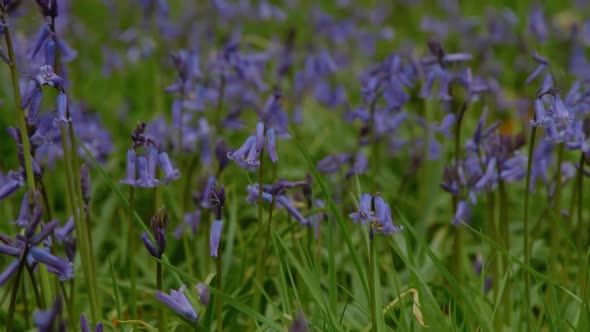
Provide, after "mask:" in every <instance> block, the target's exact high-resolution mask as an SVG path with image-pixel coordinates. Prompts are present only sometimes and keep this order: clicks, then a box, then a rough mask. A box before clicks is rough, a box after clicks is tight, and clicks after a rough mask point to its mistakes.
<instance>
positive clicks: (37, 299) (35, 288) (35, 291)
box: [26, 264, 45, 308]
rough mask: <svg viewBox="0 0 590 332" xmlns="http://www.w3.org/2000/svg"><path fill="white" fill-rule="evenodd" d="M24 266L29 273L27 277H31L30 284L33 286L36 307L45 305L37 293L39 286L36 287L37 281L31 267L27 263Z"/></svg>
mask: <svg viewBox="0 0 590 332" xmlns="http://www.w3.org/2000/svg"><path fill="white" fill-rule="evenodd" d="M26 268H27V272H28V274H29V278H30V279H31V285H32V287H33V293H34V294H35V300H36V301H37V307H38V308H45V305H44V304H43V298H42V297H41V295H40V294H39V288H38V287H37V281H36V280H35V275H34V274H33V270H32V269H31V267H30V266H29V265H28V264H26Z"/></svg>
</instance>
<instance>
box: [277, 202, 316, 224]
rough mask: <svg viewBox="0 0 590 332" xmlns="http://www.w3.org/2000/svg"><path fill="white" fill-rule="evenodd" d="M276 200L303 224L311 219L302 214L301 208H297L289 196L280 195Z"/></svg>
mask: <svg viewBox="0 0 590 332" xmlns="http://www.w3.org/2000/svg"><path fill="white" fill-rule="evenodd" d="M275 200H276V201H277V203H278V204H280V205H282V206H283V207H284V208H285V209H286V210H287V212H289V214H290V215H291V216H292V217H293V218H295V220H297V221H299V222H300V223H301V224H302V225H307V224H308V223H309V220H307V219H305V217H303V215H301V213H300V212H299V210H297V209H296V208H295V207H294V206H293V203H291V201H290V200H289V199H288V198H287V196H284V195H278V196H276V197H275Z"/></svg>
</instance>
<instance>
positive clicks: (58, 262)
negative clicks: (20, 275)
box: [30, 247, 74, 281]
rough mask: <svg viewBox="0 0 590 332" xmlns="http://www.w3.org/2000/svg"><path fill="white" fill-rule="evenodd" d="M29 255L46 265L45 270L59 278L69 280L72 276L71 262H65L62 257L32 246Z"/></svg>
mask: <svg viewBox="0 0 590 332" xmlns="http://www.w3.org/2000/svg"><path fill="white" fill-rule="evenodd" d="M30 252H31V256H32V257H33V258H34V259H35V260H36V261H38V262H40V263H43V264H45V265H47V270H49V272H51V273H55V274H57V275H58V276H59V280H61V281H64V280H69V279H72V278H73V277H74V269H73V266H72V263H67V262H65V261H63V260H62V259H60V258H58V257H56V256H53V255H52V254H51V253H50V252H49V251H48V250H46V249H43V248H39V247H33V248H31V250H30Z"/></svg>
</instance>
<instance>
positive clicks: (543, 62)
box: [525, 53, 549, 84]
mask: <svg viewBox="0 0 590 332" xmlns="http://www.w3.org/2000/svg"><path fill="white" fill-rule="evenodd" d="M532 57H533V60H535V61H536V62H537V63H538V65H537V68H535V70H534V71H533V72H532V73H531V74H530V75H529V77H528V78H527V79H526V82H525V83H526V84H529V83H531V82H532V81H534V80H535V78H537V77H538V76H539V75H541V73H543V72H544V71H545V69H546V68H547V67H549V61H548V60H547V59H545V58H544V57H542V56H541V55H539V54H538V53H533V54H532Z"/></svg>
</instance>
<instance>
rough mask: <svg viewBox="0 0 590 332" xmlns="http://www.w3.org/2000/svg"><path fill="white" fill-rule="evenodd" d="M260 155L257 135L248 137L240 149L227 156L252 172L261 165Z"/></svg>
mask: <svg viewBox="0 0 590 332" xmlns="http://www.w3.org/2000/svg"><path fill="white" fill-rule="evenodd" d="M258 155H259V152H258V151H257V150H256V137H255V136H250V137H248V138H247V139H246V141H245V142H244V144H243V145H242V146H241V147H240V148H239V149H237V150H235V151H233V152H228V153H227V157H228V158H229V159H231V160H233V161H235V162H236V164H238V166H240V167H241V168H243V169H246V170H249V171H252V172H253V171H255V170H256V169H257V168H258V167H259V166H260V160H259V159H258Z"/></svg>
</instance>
